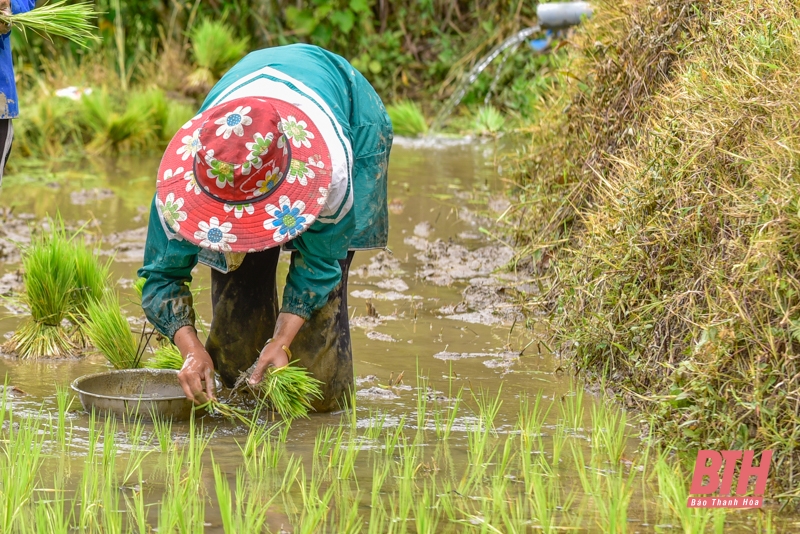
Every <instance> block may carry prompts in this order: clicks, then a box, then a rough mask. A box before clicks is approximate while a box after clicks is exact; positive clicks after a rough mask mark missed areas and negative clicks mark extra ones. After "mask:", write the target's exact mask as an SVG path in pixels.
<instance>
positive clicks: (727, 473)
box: [686, 451, 772, 508]
mask: <svg viewBox="0 0 800 534" xmlns="http://www.w3.org/2000/svg"><path fill="white" fill-rule="evenodd" d="M742 453H744V457H742V456H743V455H742ZM753 456H755V453H754V452H753V451H698V453H697V461H696V462H695V464H694V475H693V476H692V489H691V490H690V491H689V493H691V494H692V495H703V497H689V499H688V501H687V503H686V506H688V507H689V508H761V505H762V504H763V502H764V489H765V488H766V487H767V478H768V477H769V464H770V462H771V461H772V451H764V452H762V453H761V462H759V464H758V465H756V466H754V465H753ZM739 459H741V460H742V466H741V467H740V468H739V478H738V481H739V482H738V484H737V485H736V493H734V494H732V493H731V488H732V487H733V477H734V474H735V472H736V464H737V463H738V462H739ZM720 470H721V471H722V473H721V474H722V476H721V477H720ZM705 477H708V482H707V483H704V481H705ZM750 477H755V479H756V480H755V489H754V491H753V495H752V496H747V497H745V496H744V495H746V494H747V489H748V487H749V486H750ZM712 493H716V494H717V495H716V496H713V497H707V496H706V495H711V494H712Z"/></svg>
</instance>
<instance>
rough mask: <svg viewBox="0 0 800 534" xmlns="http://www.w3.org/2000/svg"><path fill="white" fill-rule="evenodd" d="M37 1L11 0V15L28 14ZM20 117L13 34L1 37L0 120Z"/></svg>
mask: <svg viewBox="0 0 800 534" xmlns="http://www.w3.org/2000/svg"><path fill="white" fill-rule="evenodd" d="M35 5H36V0H11V13H12V14H14V15H16V14H18V13H27V12H28V11H30V10H31V9H33V7H34V6H35ZM17 115H19V104H18V102H17V82H16V80H15V79H14V62H13V60H12V59H11V33H6V34H4V35H2V36H0V119H13V118H16V117H17Z"/></svg>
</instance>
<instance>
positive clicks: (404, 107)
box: [386, 100, 428, 137]
mask: <svg viewBox="0 0 800 534" xmlns="http://www.w3.org/2000/svg"><path fill="white" fill-rule="evenodd" d="M386 113H388V115H389V119H391V121H392V129H393V130H394V133H395V135H403V136H406V137H417V136H420V135H425V134H426V133H428V123H427V122H426V121H425V115H424V114H423V113H422V109H421V108H420V107H419V104H417V103H416V102H411V101H410V100H403V101H401V102H398V103H396V104H392V105H390V106H387V107H386Z"/></svg>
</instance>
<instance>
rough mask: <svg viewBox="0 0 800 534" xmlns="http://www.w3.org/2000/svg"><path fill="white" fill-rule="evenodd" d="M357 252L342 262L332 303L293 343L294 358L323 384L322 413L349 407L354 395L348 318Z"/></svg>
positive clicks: (319, 403) (317, 407)
mask: <svg viewBox="0 0 800 534" xmlns="http://www.w3.org/2000/svg"><path fill="white" fill-rule="evenodd" d="M351 261H353V252H349V253H348V254H347V259H344V260H340V261H339V263H340V265H341V267H342V282H341V283H340V284H339V285H338V286H336V288H335V289H334V290H333V291H331V294H330V296H329V297H328V302H327V303H326V304H325V305H324V306H323V307H322V308H320V309H319V310H317V311H316V312H314V313H313V314H312V315H311V318H310V319H309V320H308V321H306V322H305V323H304V324H303V326H302V327H301V328H300V331H299V332H298V333H297V336H296V337H295V338H294V341H293V342H292V348H291V350H292V356H293V357H294V359H295V360H299V362H298V363H297V365H299V366H300V367H305V368H306V369H308V370H309V371H310V372H311V374H313V375H314V377H315V378H316V379H317V380H320V381H322V393H323V398H322V400H319V401H315V402H314V403H312V406H313V407H314V409H315V410H316V411H318V412H330V411H332V410H337V409H339V408H345V407H346V406H347V405H348V401H349V398H350V394H351V392H352V391H353V348H352V346H351V343H350V321H349V318H348V315H347V274H348V270H349V269H350V262H351Z"/></svg>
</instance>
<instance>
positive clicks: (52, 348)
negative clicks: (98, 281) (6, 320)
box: [9, 224, 75, 358]
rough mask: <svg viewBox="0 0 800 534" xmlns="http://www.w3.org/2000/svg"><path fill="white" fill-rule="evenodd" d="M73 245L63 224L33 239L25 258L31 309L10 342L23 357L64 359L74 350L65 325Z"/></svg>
mask: <svg viewBox="0 0 800 534" xmlns="http://www.w3.org/2000/svg"><path fill="white" fill-rule="evenodd" d="M73 248H74V247H73V246H72V244H71V243H70V240H69V238H68V237H67V235H66V232H65V231H64V227H63V225H60V226H59V225H55V224H54V225H53V230H52V231H51V232H50V233H47V234H42V235H40V236H38V237H35V238H33V239H32V240H31V244H30V245H29V246H28V247H27V249H25V251H24V252H23V257H22V268H23V271H24V273H25V274H24V275H23V280H24V282H25V294H24V296H23V301H24V303H25V304H26V305H27V306H28V308H29V309H30V313H31V315H30V317H29V318H28V319H26V320H25V321H24V322H23V323H22V324H21V325H20V326H19V328H18V329H17V331H16V332H15V333H14V335H13V336H12V338H11V341H10V343H9V348H10V350H11V351H13V352H16V353H17V354H18V355H19V357H20V358H41V357H45V356H52V357H58V358H60V357H65V356H69V355H70V354H71V353H72V351H73V350H74V349H75V347H74V345H73V344H72V342H71V341H70V336H69V333H68V332H67V330H66V329H65V328H64V326H63V325H62V322H63V321H64V320H65V319H67V317H68V316H69V315H70V312H71V309H72V302H73V288H74V287H75V263H74V254H73Z"/></svg>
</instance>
